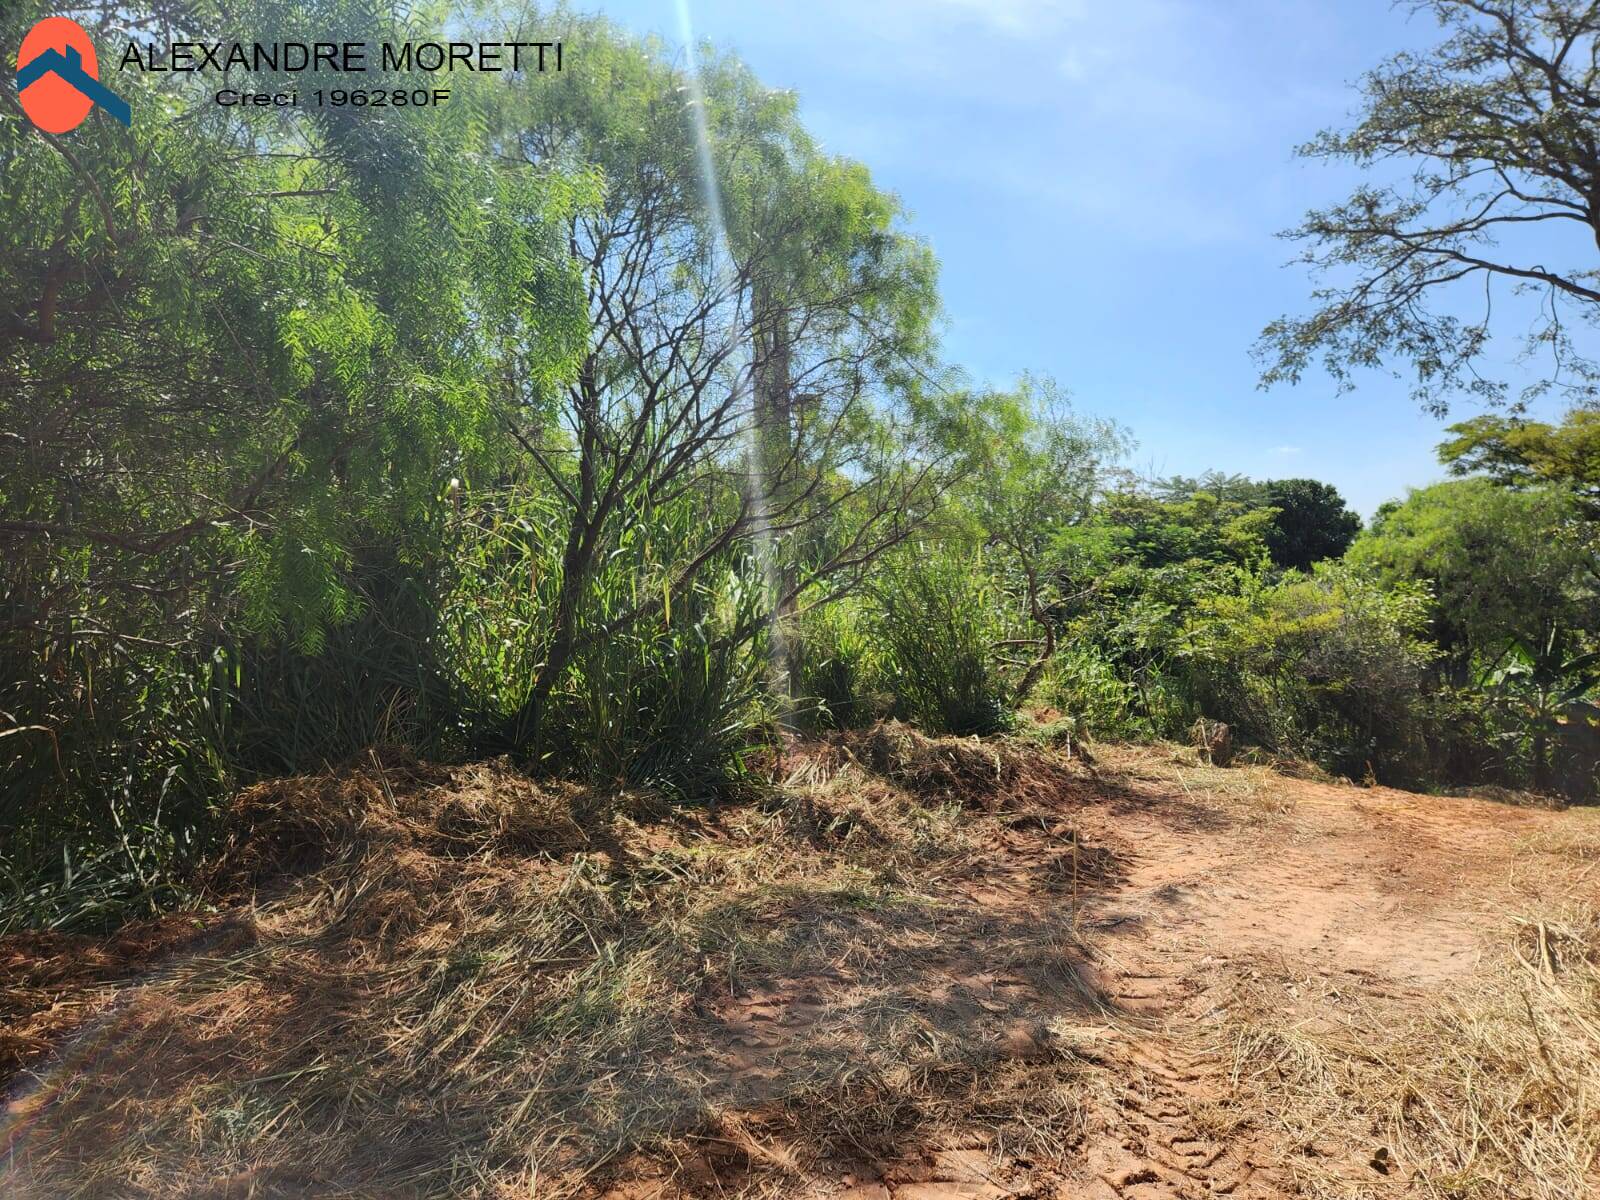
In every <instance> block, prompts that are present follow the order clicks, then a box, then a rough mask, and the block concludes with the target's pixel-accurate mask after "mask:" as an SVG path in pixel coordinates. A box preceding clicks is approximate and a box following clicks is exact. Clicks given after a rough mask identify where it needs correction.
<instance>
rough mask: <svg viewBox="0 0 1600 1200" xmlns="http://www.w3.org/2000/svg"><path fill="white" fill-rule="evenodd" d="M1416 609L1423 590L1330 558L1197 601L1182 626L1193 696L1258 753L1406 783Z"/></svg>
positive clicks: (1420, 620)
mask: <svg viewBox="0 0 1600 1200" xmlns="http://www.w3.org/2000/svg"><path fill="white" fill-rule="evenodd" d="M1427 612H1428V596H1427V593H1426V591H1425V589H1423V588H1421V587H1416V586H1399V587H1395V588H1384V587H1383V586H1382V585H1380V584H1379V583H1378V582H1377V581H1376V580H1375V579H1374V578H1373V577H1372V576H1371V575H1370V574H1368V573H1365V572H1362V571H1360V570H1357V569H1355V568H1352V567H1348V566H1346V565H1344V564H1334V563H1324V564H1320V565H1319V566H1318V567H1317V568H1316V569H1315V570H1314V571H1313V572H1312V573H1311V574H1310V575H1300V574H1290V575H1288V576H1287V577H1285V578H1284V579H1283V580H1282V581H1281V582H1278V583H1270V584H1269V583H1265V582H1259V581H1258V582H1253V583H1250V584H1248V585H1247V586H1246V587H1245V588H1243V589H1242V590H1241V591H1240V592H1239V593H1238V594H1237V595H1228V596H1217V597H1214V598H1211V599H1208V600H1205V601H1202V602H1201V603H1200V605H1199V606H1198V608H1197V611H1196V613H1195V615H1194V617H1193V618H1192V619H1191V621H1190V623H1189V628H1188V631H1187V636H1188V641H1189V646H1188V649H1187V651H1186V657H1187V658H1188V660H1189V661H1190V662H1191V663H1192V664H1193V667H1194V678H1195V687H1196V693H1197V699H1198V701H1199V704H1200V706H1201V708H1202V710H1203V711H1204V712H1206V713H1207V714H1208V715H1211V716H1215V717H1218V718H1220V719H1221V720H1224V721H1226V722H1228V723H1229V724H1230V725H1232V726H1234V727H1235V728H1236V729H1237V730H1238V731H1239V732H1240V733H1241V734H1242V735H1243V736H1244V737H1245V738H1246V739H1248V740H1250V741H1253V742H1256V743H1257V744H1259V745H1262V746H1265V747H1267V748H1268V749H1271V750H1274V751H1277V752H1280V753H1284V754H1291V755H1296V756H1299V757H1304V758H1309V759H1313V760H1315V761H1319V762H1324V763H1327V764H1328V765H1330V766H1331V767H1333V768H1334V769H1335V770H1339V771H1342V772H1344V773H1346V774H1354V775H1360V774H1362V773H1363V772H1364V771H1366V770H1368V769H1370V770H1371V771H1373V772H1375V773H1376V774H1377V775H1378V776H1379V777H1380V778H1386V779H1390V780H1396V781H1402V782H1405V781H1411V782H1414V781H1415V780H1416V779H1417V777H1418V771H1419V764H1421V763H1422V762H1423V755H1424V747H1423V746H1422V744H1421V742H1420V737H1419V734H1420V729H1421V725H1420V717H1421V714H1422V712H1423V701H1424V698H1425V695H1426V682H1427V677H1426V670H1427V666H1428V664H1429V662H1430V661H1431V659H1432V657H1433V653H1434V652H1433V650H1432V648H1431V647H1430V646H1429V645H1428V643H1427V642H1426V641H1425V640H1424V638H1423V632H1424V630H1425V628H1426V623H1427Z"/></svg>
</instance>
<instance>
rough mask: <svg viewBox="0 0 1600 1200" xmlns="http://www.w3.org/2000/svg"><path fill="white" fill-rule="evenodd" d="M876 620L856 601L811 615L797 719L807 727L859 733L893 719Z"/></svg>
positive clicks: (805, 622)
mask: <svg viewBox="0 0 1600 1200" xmlns="http://www.w3.org/2000/svg"><path fill="white" fill-rule="evenodd" d="M870 619H871V617H870V610H869V609H868V607H867V606H866V605H865V604H863V603H862V602H861V601H860V600H859V599H858V598H856V597H850V598H848V599H845V600H840V601H836V602H834V603H831V604H818V605H817V606H815V607H813V608H811V609H809V610H807V612H806V613H805V615H804V617H803V618H802V620H801V623H800V634H801V638H802V641H803V643H804V647H805V649H804V654H803V657H802V659H801V663H802V668H801V683H800V702H801V708H800V711H799V713H798V714H797V715H798V716H799V717H800V718H801V719H802V721H803V722H804V723H806V724H809V725H811V726H813V727H816V728H822V729H853V728H858V727H860V726H863V725H866V724H869V723H870V722H871V721H873V720H874V719H875V718H877V717H881V716H884V715H886V714H887V712H888V707H889V704H888V700H889V695H888V693H887V692H885V691H883V685H884V670H885V669H884V664H883V662H882V661H881V660H882V655H881V653H880V651H879V647H878V643H877V641H876V639H875V638H874V636H873V631H872V629H871V627H870V624H869V622H870Z"/></svg>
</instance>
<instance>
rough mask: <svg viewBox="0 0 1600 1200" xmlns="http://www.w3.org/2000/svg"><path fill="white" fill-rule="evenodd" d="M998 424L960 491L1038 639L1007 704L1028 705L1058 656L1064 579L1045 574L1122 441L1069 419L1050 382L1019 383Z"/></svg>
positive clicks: (1099, 425)
mask: <svg viewBox="0 0 1600 1200" xmlns="http://www.w3.org/2000/svg"><path fill="white" fill-rule="evenodd" d="M1004 399H1005V401H1006V403H1005V406H1004V409H1003V413H1004V419H1003V420H1002V421H1000V422H999V423H998V424H997V425H996V426H995V427H994V429H993V436H992V437H991V438H990V439H988V440H987V442H986V444H985V445H984V447H983V449H982V451H981V460H980V462H979V464H978V466H977V469H976V470H975V472H974V473H973V475H972V477H971V480H970V483H969V484H968V485H967V486H966V488H964V489H963V490H964V493H965V498H966V499H967V500H969V501H970V503H971V506H972V512H973V513H974V514H975V516H976V519H977V522H978V525H979V527H980V529H981V531H982V536H983V537H984V540H985V541H986V542H987V543H988V544H989V545H990V546H992V547H996V548H998V549H999V550H1001V551H1002V552H1003V554H1005V555H1006V556H1008V557H1009V565H1011V566H1012V567H1013V568H1014V570H1015V571H1016V573H1017V575H1018V576H1020V579H1021V585H1022V586H1021V592H1022V597H1023V606H1024V608H1025V610H1026V612H1027V614H1028V618H1029V620H1030V621H1031V622H1032V624H1033V626H1034V628H1035V630H1036V632H1037V639H1036V640H1034V641H1033V642H1032V643H1031V646H1030V648H1031V649H1032V650H1033V654H1032V656H1031V657H1030V658H1029V659H1027V660H1026V661H1024V662H1022V663H1020V664H1016V665H1020V666H1021V667H1022V675H1021V677H1020V679H1019V680H1018V682H1017V684H1016V687H1015V689H1014V691H1013V695H1012V702H1013V703H1014V704H1020V703H1021V702H1022V701H1023V700H1025V699H1027V697H1028V695H1029V693H1030V692H1031V691H1032V690H1033V687H1034V685H1035V684H1036V683H1037V682H1038V680H1039V676H1040V673H1041V672H1042V671H1043V670H1044V668H1045V665H1046V664H1047V663H1048V662H1049V660H1050V657H1051V656H1052V655H1053V654H1054V653H1055V650H1056V633H1057V630H1056V626H1057V625H1058V624H1059V623H1060V619H1061V611H1060V610H1061V607H1062V603H1063V600H1064V599H1065V598H1064V597H1063V596H1062V595H1061V585H1062V584H1063V583H1065V582H1067V579H1066V578H1065V577H1064V576H1063V575H1062V573H1060V572H1052V571H1051V570H1050V569H1049V566H1050V559H1051V554H1052V551H1053V550H1054V549H1055V547H1056V546H1057V545H1058V544H1059V543H1060V541H1061V539H1062V537H1063V536H1064V535H1065V534H1066V533H1067V531H1069V530H1073V529H1075V528H1076V527H1077V526H1079V525H1081V524H1082V523H1083V522H1084V521H1086V520H1087V519H1088V518H1089V517H1090V515H1091V512H1092V510H1093V505H1094V501H1095V500H1096V498H1097V497H1098V495H1099V492H1100V490H1101V488H1102V487H1103V486H1104V484H1105V473H1106V465H1107V462H1108V460H1110V459H1112V458H1114V457H1115V456H1116V455H1118V454H1119V453H1121V452H1122V450H1123V449H1124V447H1125V446H1126V444H1127V440H1126V436H1125V435H1124V434H1123V432H1122V431H1121V430H1120V429H1118V427H1117V426H1116V425H1115V424H1114V423H1112V422H1110V421H1097V420H1093V419H1089V418H1085V417H1080V416H1077V415H1076V414H1074V413H1073V411H1072V409H1071V406H1070V405H1069V403H1068V402H1067V399H1066V397H1065V396H1064V395H1063V394H1062V393H1061V391H1060V389H1059V388H1058V387H1057V386H1056V384H1055V382H1054V381H1053V380H1050V379H1042V380H1040V379H1033V378H1030V377H1028V376H1024V377H1023V378H1022V381H1021V383H1020V384H1019V386H1018V388H1017V391H1016V393H1015V395H1013V396H1009V397H1005V398H1004Z"/></svg>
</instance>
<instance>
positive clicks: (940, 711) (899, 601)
mask: <svg viewBox="0 0 1600 1200" xmlns="http://www.w3.org/2000/svg"><path fill="white" fill-rule="evenodd" d="M871 596H872V600H873V613H872V618H871V620H872V629H873V632H874V634H875V636H876V637H877V639H878V642H879V648H880V651H881V653H882V654H883V656H884V660H885V666H884V670H885V673H886V678H887V683H888V686H889V687H890V689H891V690H892V692H893V694H894V697H895V704H896V707H897V709H898V710H899V712H900V714H901V715H902V716H905V717H907V718H910V719H912V720H915V721H916V722H917V723H918V724H920V725H922V726H923V728H925V729H928V730H931V731H933V732H936V733H954V734H972V733H994V732H996V731H998V730H1001V729H1004V728H1006V727H1007V726H1008V725H1009V724H1010V723H1011V719H1012V700H1013V694H1014V693H1013V685H1012V684H1011V682H1009V681H1008V680H1007V678H1006V672H1005V664H1004V663H1003V662H1002V661H1001V660H1000V659H999V658H998V657H997V650H998V648H999V646H1000V643H1002V642H1005V641H1007V640H1008V639H1009V638H1011V637H1012V636H1013V635H1014V634H1015V632H1016V630H1017V627H1018V625H1019V624H1020V622H1018V621H1017V620H1015V618H1014V617H1011V614H1009V613H1008V612H1007V611H1006V609H1007V604H1006V600H1005V597H1004V596H1003V594H1002V592H1001V591H1000V589H999V588H998V587H997V586H996V584H995V581H994V579H993V578H992V576H991V575H990V574H989V572H988V570H987V569H986V567H985V564H984V562H983V560H982V559H981V558H980V557H977V556H974V555H971V554H970V553H967V552H965V551H962V550H960V549H959V548H953V547H950V546H936V545H920V546H916V547H914V548H909V549H908V551H907V552H906V553H902V554H899V555H896V556H895V557H894V559H893V560H892V561H890V562H889V563H888V564H887V565H886V567H885V569H884V571H883V572H882V574H881V576H880V577H879V579H878V580H877V581H876V582H875V583H874V584H873V585H872V587H871ZM1008 618H1010V619H1008Z"/></svg>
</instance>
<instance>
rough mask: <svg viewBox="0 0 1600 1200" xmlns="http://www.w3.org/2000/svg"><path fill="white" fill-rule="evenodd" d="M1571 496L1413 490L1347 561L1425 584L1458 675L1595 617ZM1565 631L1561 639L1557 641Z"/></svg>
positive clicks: (1463, 488)
mask: <svg viewBox="0 0 1600 1200" xmlns="http://www.w3.org/2000/svg"><path fill="white" fill-rule="evenodd" d="M1578 524H1579V521H1578V514H1577V511H1576V508H1575V506H1574V504H1573V502H1572V500H1571V498H1570V497H1569V496H1568V495H1566V494H1565V493H1564V492H1562V491H1561V490H1559V489H1556V488H1550V487H1541V488H1534V489H1528V490H1524V491H1512V490H1509V489H1506V488H1503V487H1500V486H1498V485H1496V484H1495V483H1494V482H1492V481H1491V480H1488V479H1484V478H1473V479H1461V480H1453V481H1450V482H1447V483H1439V484H1434V485H1433V486H1432V487H1427V488H1420V489H1417V490H1415V491H1413V492H1411V494H1410V495H1409V496H1408V497H1407V498H1406V499H1405V500H1404V501H1403V502H1401V503H1400V504H1398V505H1395V506H1394V507H1392V508H1389V509H1387V510H1386V511H1384V512H1383V513H1382V514H1381V516H1380V518H1379V519H1378V520H1377V521H1375V522H1374V523H1373V525H1372V528H1371V529H1369V530H1367V531H1366V532H1365V533H1363V534H1362V535H1361V537H1359V538H1358V539H1357V540H1356V542H1355V544H1354V545H1353V546H1352V547H1351V550H1350V559H1351V561H1352V562H1355V563H1357V564H1360V565H1366V566H1371V567H1373V568H1375V569H1376V570H1377V571H1378V572H1379V574H1380V575H1381V577H1382V578H1384V579H1385V580H1386V581H1387V582H1389V583H1391V584H1397V583H1413V582H1420V583H1426V584H1427V585H1428V586H1429V588H1430V590H1431V592H1432V595H1433V604H1432V624H1433V636H1434V639H1435V640H1436V641H1437V642H1438V643H1439V645H1440V647H1441V649H1443V650H1444V652H1445V655H1446V664H1447V666H1448V667H1449V668H1450V670H1451V672H1452V674H1453V675H1454V677H1455V679H1456V682H1458V683H1466V682H1468V681H1469V680H1470V679H1471V678H1472V676H1473V675H1474V673H1475V672H1476V670H1477V668H1478V667H1481V666H1482V665H1483V664H1485V663H1491V662H1495V661H1497V660H1499V659H1500V658H1501V656H1503V655H1504V654H1505V653H1506V652H1507V650H1508V648H1510V647H1512V646H1514V645H1525V646H1545V645H1549V644H1551V641H1552V637H1553V636H1554V632H1555V631H1558V630H1559V631H1572V630H1579V631H1581V630H1591V631H1592V630H1593V629H1594V628H1595V626H1596V624H1597V623H1600V613H1597V611H1596V596H1595V592H1594V587H1593V580H1592V579H1591V578H1589V572H1588V567H1587V563H1588V555H1587V554H1586V552H1585V550H1584V547H1583V545H1582V542H1581V540H1580V539H1578V538H1575V537H1574V536H1573V530H1574V527H1575V526H1576V525H1578ZM1564 638H1565V633H1563V634H1562V638H1558V639H1557V641H1558V642H1561V641H1562V640H1563V639H1564Z"/></svg>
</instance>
